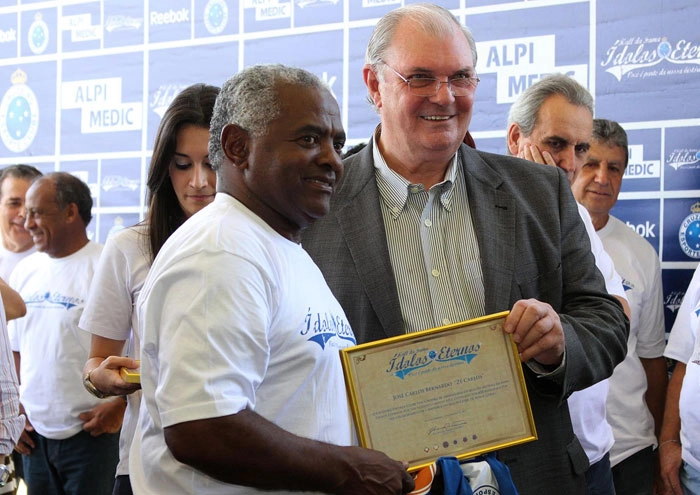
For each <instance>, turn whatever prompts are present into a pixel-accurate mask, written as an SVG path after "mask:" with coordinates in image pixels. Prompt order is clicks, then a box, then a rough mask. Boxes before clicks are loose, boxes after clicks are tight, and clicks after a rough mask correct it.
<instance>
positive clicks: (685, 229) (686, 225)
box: [678, 201, 700, 259]
mask: <svg viewBox="0 0 700 495" xmlns="http://www.w3.org/2000/svg"><path fill="white" fill-rule="evenodd" d="M690 211H691V213H690V215H688V216H687V217H685V218H684V219H683V222H682V223H681V228H680V229H679V230H678V241H679V242H680V243H681V249H682V250H683V252H684V253H685V254H686V255H688V256H690V257H691V258H695V259H700V201H699V202H696V203H695V204H694V205H693V206H691V207H690Z"/></svg>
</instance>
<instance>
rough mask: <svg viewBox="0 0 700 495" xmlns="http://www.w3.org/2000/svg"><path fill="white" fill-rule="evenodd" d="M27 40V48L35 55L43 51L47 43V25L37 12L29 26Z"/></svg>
mask: <svg viewBox="0 0 700 495" xmlns="http://www.w3.org/2000/svg"><path fill="white" fill-rule="evenodd" d="M27 42H28V43H29V49H30V50H31V51H32V53H34V54H35V55H40V54H42V53H44V50H46V47H47V46H48V45H49V26H48V24H46V21H44V19H43V18H42V17H41V13H39V12H37V14H36V15H35V16H34V22H32V24H31V26H29V32H28V33H27Z"/></svg>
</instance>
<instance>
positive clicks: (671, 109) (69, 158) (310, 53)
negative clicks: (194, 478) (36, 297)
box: [0, 0, 700, 328]
mask: <svg viewBox="0 0 700 495" xmlns="http://www.w3.org/2000/svg"><path fill="white" fill-rule="evenodd" d="M409 3H414V2H412V1H409V0H403V1H401V0H167V1H166V0H145V1H143V2H137V1H134V0H63V1H60V2H56V1H53V2H48V1H36V0H0V167H1V166H5V165H8V164H12V163H18V162H24V163H30V164H33V165H35V166H36V167H38V168H40V169H42V170H44V171H51V170H66V171H69V172H71V173H74V174H76V175H78V176H80V177H81V178H82V179H83V180H85V181H86V182H87V183H88V184H89V185H90V187H91V189H92V192H93V195H94V200H95V219H94V220H93V222H92V223H91V225H90V226H89V230H90V236H91V237H92V238H93V239H95V240H98V241H100V242H104V241H105V239H106V238H107V236H108V235H109V234H110V232H113V231H114V230H116V229H120V228H123V227H125V226H128V225H131V224H134V223H136V222H138V221H139V220H140V219H142V218H143V213H144V200H145V177H146V170H147V168H148V165H149V157H150V153H151V147H152V142H153V137H154V134H155V129H156V127H157V126H158V122H159V121H160V118H161V116H162V114H163V111H164V109H165V108H166V107H167V105H168V104H169V102H170V101H171V99H172V98H173V96H174V95H175V94H177V92H178V91H180V90H181V89H182V88H184V87H185V86H187V85H190V84H192V83H195V82H207V83H210V84H215V85H221V84H222V83H223V82H224V81H225V80H226V78H227V77H229V76H230V75H232V74H234V73H235V72H236V71H238V70H239V69H241V68H243V67H246V66H249V65H252V64H256V63H265V62H282V63H286V64H290V65H298V66H301V67H304V68H307V69H309V70H311V71H313V72H314V73H316V74H318V75H319V76H320V77H322V78H323V79H324V80H326V81H327V82H328V83H329V85H330V86H331V88H332V90H333V93H334V95H335V96H336V98H337V99H338V102H339V104H340V107H341V109H342V111H343V119H344V124H345V127H346V129H347V131H348V137H349V142H348V144H349V145H352V144H356V143H358V142H361V141H366V140H367V138H368V136H370V135H371V133H372V130H373V129H374V126H375V125H376V124H377V120H378V119H377V115H376V114H375V113H374V112H373V111H372V110H371V109H370V107H369V106H368V104H367V103H366V101H365V88H364V84H363V82H362V76H361V67H362V64H363V59H364V49H365V46H366V43H367V39H368V37H369V35H370V32H371V30H372V26H373V25H374V24H375V22H376V20H377V19H378V18H379V17H381V16H382V15H383V14H385V13H386V12H388V11H389V10H391V9H394V8H396V7H399V6H401V5H404V4H409ZM435 3H438V4H440V5H442V6H444V7H446V8H449V9H451V10H452V11H453V12H454V13H455V15H457V16H458V18H459V19H460V20H461V21H462V22H464V23H465V24H467V25H468V26H469V27H470V28H471V29H472V31H473V33H474V36H475V38H476V40H477V45H478V46H477V49H478V53H479V60H478V64H477V71H478V72H479V75H480V77H481V84H480V86H479V88H478V91H477V102H476V105H475V111H474V118H473V120H472V125H471V132H472V134H473V135H474V137H475V139H476V142H477V146H478V147H479V148H481V149H485V150H488V151H493V152H498V153H503V152H504V151H505V145H504V136H505V132H504V131H505V126H506V115H507V112H508V109H509V107H510V104H511V103H512V102H513V101H514V100H515V99H516V98H517V97H518V96H519V95H520V94H521V93H522V92H523V91H524V90H525V89H526V88H527V87H528V86H529V85H531V84H532V83H534V82H536V81H537V80H539V79H540V78H541V77H542V76H544V75H545V74H549V73H552V72H563V73H566V74H569V75H571V76H572V77H574V78H576V79H577V80H578V81H579V82H581V83H582V84H583V85H585V86H586V87H588V88H589V89H590V91H591V92H592V93H593V95H594V96H595V99H596V116H598V117H605V118H611V119H614V120H617V121H619V122H620V123H621V124H622V125H623V126H624V127H625V129H627V131H628V132H629V136H630V163H629V166H628V168H627V172H626V174H625V178H624V181H623V186H622V194H621V201H620V202H619V204H618V206H617V207H616V209H615V213H616V214H617V215H618V216H619V217H620V218H621V219H622V220H624V221H625V222H626V223H627V224H628V225H629V226H630V228H632V229H634V230H635V231H637V232H638V233H639V234H641V235H643V236H644V237H645V238H646V239H647V240H649V242H651V244H652V245H653V246H654V248H656V250H657V251H658V252H659V255H660V257H661V261H662V266H663V269H664V277H663V282H664V291H665V297H666V307H667V313H666V315H667V327H669V328H670V325H671V323H672V322H673V318H674V317H675V312H676V311H677V309H678V305H679V302H680V300H681V298H682V296H683V294H684V293H685V289H686V286H687V283H688V281H689V277H690V275H691V274H692V270H693V269H694V268H695V266H696V265H697V262H698V260H700V101H699V100H698V95H700V34H699V33H698V30H697V19H698V18H700V3H698V2H697V0H665V1H664V2H659V1H658V0H619V1H615V2H611V1H597V0H586V1H581V0H529V1H527V0H521V1H507V0H442V1H437V2H435Z"/></svg>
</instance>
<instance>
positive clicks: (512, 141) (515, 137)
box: [508, 122, 523, 156]
mask: <svg viewBox="0 0 700 495" xmlns="http://www.w3.org/2000/svg"><path fill="white" fill-rule="evenodd" d="M522 137H523V136H522V133H521V132H520V126H519V125H518V124H516V123H515V122H513V123H512V124H510V126H509V127H508V151H509V152H510V154H511V155H513V156H518V145H519V144H520V139H522Z"/></svg>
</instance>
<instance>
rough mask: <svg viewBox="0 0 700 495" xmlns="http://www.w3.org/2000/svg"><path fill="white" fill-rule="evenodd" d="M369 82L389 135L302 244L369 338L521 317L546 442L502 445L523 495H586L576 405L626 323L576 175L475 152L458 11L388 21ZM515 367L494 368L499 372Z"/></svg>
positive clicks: (606, 366) (517, 336) (610, 357)
mask: <svg viewBox="0 0 700 495" xmlns="http://www.w3.org/2000/svg"><path fill="white" fill-rule="evenodd" d="M365 62H366V64H365V66H364V69H363V76H364V80H365V83H366V85H367V88H368V94H369V99H370V100H371V102H372V103H373V105H374V106H375V107H376V109H377V111H378V113H379V115H380V118H381V125H380V126H378V127H377V130H376V131H375V133H374V136H373V137H372V139H371V140H370V142H369V143H368V146H367V147H366V148H365V149H364V150H362V151H361V152H360V153H358V154H356V155H354V156H352V157H350V158H348V159H347V160H346V162H345V171H346V173H345V176H344V178H343V181H342V182H341V184H339V186H338V189H337V192H336V195H335V196H334V198H333V200H332V205H331V212H330V214H329V215H328V216H326V217H324V218H323V219H321V220H319V221H318V222H317V223H316V224H315V225H314V226H312V227H311V228H310V229H309V230H307V232H306V233H305V234H304V240H303V244H304V247H305V248H306V249H307V250H308V251H309V253H310V254H311V255H312V257H313V258H314V260H315V261H316V263H317V264H318V265H319V266H320V268H321V270H322V272H323V274H324V276H325V278H326V280H327V282H328V284H329V286H330V287H331V289H332V290H333V292H334V295H335V296H336V297H337V298H338V300H339V301H340V303H341V305H342V306H343V309H344V310H345V313H346V315H347V317H348V320H349V322H350V325H351V326H352V328H353V329H354V331H355V335H356V337H357V339H358V342H360V343H363V342H369V341H373V340H378V339H384V338H387V337H391V336H397V335H401V334H404V333H409V332H414V331H419V330H424V329H428V328H433V327H438V326H444V325H449V324H451V323H457V322H460V321H463V320H467V319H471V318H476V317H480V316H484V315H487V314H491V313H496V312H500V311H505V310H510V314H509V316H508V317H507V318H506V320H505V323H504V328H505V330H506V332H508V333H512V334H513V339H514V341H515V343H516V344H517V347H518V352H519V353H520V359H521V361H522V363H524V366H523V368H524V373H525V381H526V385H527V389H528V392H529V396H530V402H531V406H532V412H533V415H534V419H535V423H536V427H537V433H538V437H539V439H538V440H537V441H536V442H530V443H526V444H522V445H519V446H516V447H511V448H508V449H503V450H501V451H500V452H499V456H500V458H501V460H502V461H504V462H505V463H506V464H507V465H508V466H509V468H510V470H511V474H512V477H513V480H514V482H515V485H516V488H517V489H518V491H519V492H520V494H521V495H527V494H541V493H567V494H577V493H585V490H586V487H585V480H584V477H583V475H582V473H583V471H585V468H586V467H587V465H588V461H587V459H586V456H585V453H584V451H583V449H582V448H581V445H580V444H579V442H578V440H577V439H576V437H575V436H574V434H573V431H572V428H571V421H570V418H569V414H568V409H567V406H566V402H565V399H566V397H567V396H568V395H569V394H571V393H572V392H573V391H575V390H581V389H583V388H586V387H588V386H590V385H592V384H593V383H595V382H597V381H600V380H602V379H604V378H606V377H608V376H610V375H611V374H612V371H613V368H614V367H615V365H616V364H617V363H619V362H620V361H622V359H623V358H624V356H625V352H626V340H627V332H628V321H627V319H626V317H625V315H624V313H623V310H622V307H621V306H620V304H619V303H618V302H617V301H616V300H615V299H614V298H613V297H611V296H609V295H608V294H607V292H606V291H605V284H604V281H603V278H602V276H601V274H600V272H599V271H598V270H597V269H596V268H595V264H594V258H593V255H592V254H591V249H590V243H589V241H588V237H587V234H586V230H585V227H584V225H583V223H582V222H581V219H580V217H579V215H578V211H577V207H576V203H575V201H574V199H573V196H572V194H571V190H570V187H569V184H568V181H567V180H566V176H565V175H564V173H563V172H562V171H560V170H558V169H556V168H554V167H533V166H532V163H530V162H526V161H524V160H520V159H517V158H513V157H504V156H496V155H492V154H488V153H483V152H479V151H476V150H474V149H471V148H469V147H468V146H466V145H463V144H462V140H463V139H464V136H465V135H466V132H467V129H468V126H469V121H470V119H471V113H472V105H473V103H474V96H475V92H476V88H477V84H478V82H479V78H478V77H477V74H476V71H475V64H476V50H475V43H474V40H473V38H472V36H471V34H470V33H469V31H468V30H467V29H466V28H464V27H462V26H461V25H460V24H459V22H458V21H457V19H456V18H455V17H454V16H453V15H452V14H451V13H450V12H449V11H447V10H446V9H444V8H441V7H438V6H435V5H427V4H415V5H410V6H407V7H404V8H400V9H396V10H394V11H392V12H390V13H388V14H386V15H385V16H384V17H383V18H382V19H381V20H380V21H379V23H378V24H377V26H376V27H375V30H374V32H373V34H372V36H371V38H370V42H369V46H368V48H367V54H366V60H365ZM499 365H503V363H499V362H494V363H493V366H499Z"/></svg>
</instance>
